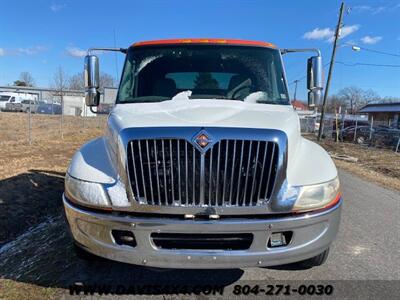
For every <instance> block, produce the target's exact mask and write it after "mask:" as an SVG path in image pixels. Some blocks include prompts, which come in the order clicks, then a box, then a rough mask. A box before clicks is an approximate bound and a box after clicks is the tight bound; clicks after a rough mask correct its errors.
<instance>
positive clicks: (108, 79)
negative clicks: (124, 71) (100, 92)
mask: <svg viewBox="0 0 400 300" xmlns="http://www.w3.org/2000/svg"><path fill="white" fill-rule="evenodd" d="M99 79H100V82H99V85H100V89H103V88H105V87H115V86H116V84H115V80H114V78H113V77H112V76H111V75H110V74H108V73H101V74H100V78H99ZM68 88H69V89H71V90H83V89H84V88H85V83H84V80H83V73H82V72H79V73H77V74H75V75H72V76H71V77H70V78H69V79H68Z"/></svg>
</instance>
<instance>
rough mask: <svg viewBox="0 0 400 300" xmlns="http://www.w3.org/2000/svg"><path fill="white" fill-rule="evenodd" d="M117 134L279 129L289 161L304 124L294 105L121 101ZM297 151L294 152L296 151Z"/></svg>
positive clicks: (114, 126) (114, 115) (114, 118)
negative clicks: (194, 129) (176, 129)
mask: <svg viewBox="0 0 400 300" xmlns="http://www.w3.org/2000/svg"><path fill="white" fill-rule="evenodd" d="M109 125H110V126H109V127H110V129H111V130H112V131H114V132H113V134H112V135H114V136H115V135H117V134H118V133H119V131H121V130H122V129H125V128H132V127H136V128H137V127H181V126H182V127H184V126H187V127H208V126H209V127H234V128H235V127H236V128H260V129H277V130H281V131H283V132H284V133H285V134H286V136H287V137H288V149H289V150H288V151H289V153H288V154H289V155H288V156H289V161H290V159H291V158H293V157H294V155H291V152H292V151H293V149H296V146H297V143H299V142H300V139H301V136H300V124H299V118H298V115H297V113H296V112H295V111H294V109H293V108H292V106H290V105H272V104H259V103H246V102H243V101H232V100H215V99H198V100H196V99H191V100H181V99H179V100H169V101H164V102H157V103H136V104H117V105H116V106H115V107H114V109H113V110H112V112H111V114H110V118H109ZM293 154H294V153H293Z"/></svg>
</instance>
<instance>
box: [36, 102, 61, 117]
mask: <svg viewBox="0 0 400 300" xmlns="http://www.w3.org/2000/svg"><path fill="white" fill-rule="evenodd" d="M61 112H62V110H61V105H60V104H58V103H41V104H40V105H39V106H38V108H37V110H36V113H38V114H48V115H61Z"/></svg>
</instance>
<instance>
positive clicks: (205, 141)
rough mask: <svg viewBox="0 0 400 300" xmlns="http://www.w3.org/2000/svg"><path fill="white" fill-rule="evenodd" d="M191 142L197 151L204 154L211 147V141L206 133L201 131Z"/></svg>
mask: <svg viewBox="0 0 400 300" xmlns="http://www.w3.org/2000/svg"><path fill="white" fill-rule="evenodd" d="M193 142H194V144H195V145H196V146H197V148H198V149H199V150H201V151H202V152H205V151H206V150H207V149H208V148H209V147H210V146H211V144H212V142H213V140H212V138H211V136H210V135H209V134H208V133H207V131H205V130H202V131H200V132H199V133H198V134H196V135H195V136H194V138H193Z"/></svg>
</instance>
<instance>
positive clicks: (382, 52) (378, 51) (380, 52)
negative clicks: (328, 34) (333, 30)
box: [345, 43, 400, 57]
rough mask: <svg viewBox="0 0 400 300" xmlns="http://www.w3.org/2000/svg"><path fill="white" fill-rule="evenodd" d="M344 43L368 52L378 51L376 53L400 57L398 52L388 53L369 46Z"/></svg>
mask: <svg viewBox="0 0 400 300" xmlns="http://www.w3.org/2000/svg"><path fill="white" fill-rule="evenodd" d="M345 45H348V46H356V47H358V48H360V49H361V50H364V51H369V52H373V53H378V54H383V55H389V56H395V57H400V54H396V53H390V52H385V51H380V50H375V49H371V48H365V47H361V46H358V45H353V44H349V43H345Z"/></svg>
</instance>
